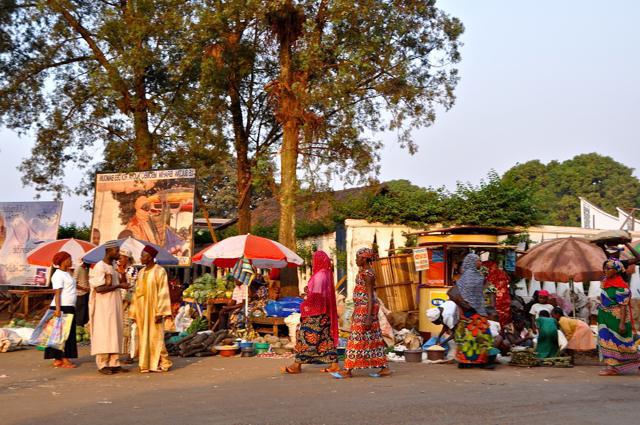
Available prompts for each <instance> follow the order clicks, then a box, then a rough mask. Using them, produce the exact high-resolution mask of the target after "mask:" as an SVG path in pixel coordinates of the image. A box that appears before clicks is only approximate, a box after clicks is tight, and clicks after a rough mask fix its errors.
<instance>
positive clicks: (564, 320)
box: [551, 307, 596, 351]
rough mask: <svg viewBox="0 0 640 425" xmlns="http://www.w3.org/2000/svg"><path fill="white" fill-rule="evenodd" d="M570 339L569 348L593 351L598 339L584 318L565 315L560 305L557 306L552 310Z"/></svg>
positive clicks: (563, 331)
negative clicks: (579, 318)
mask: <svg viewBox="0 0 640 425" xmlns="http://www.w3.org/2000/svg"><path fill="white" fill-rule="evenodd" d="M551 317H553V318H554V319H555V320H556V321H557V322H558V325H559V326H560V330H561V331H562V333H564V336H566V337H567V341H569V343H568V345H567V349H569V350H575V351H591V350H595V349H596V339H595V337H594V335H593V332H591V328H590V327H589V325H587V324H586V323H585V322H583V321H582V320H578V319H572V318H570V317H566V316H565V315H564V311H562V309H561V308H560V307H555V308H554V309H553V311H552V312H551Z"/></svg>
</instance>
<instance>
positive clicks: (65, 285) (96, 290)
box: [44, 241, 640, 379]
mask: <svg viewBox="0 0 640 425" xmlns="http://www.w3.org/2000/svg"><path fill="white" fill-rule="evenodd" d="M104 248H105V255H104V258H103V259H102V260H101V261H99V262H98V263H97V264H95V265H93V266H90V265H88V264H83V265H82V266H81V267H78V268H77V269H76V270H75V273H74V274H73V275H72V274H71V267H72V259H71V255H69V254H68V253H67V252H59V253H57V254H56V255H55V257H54V258H53V267H52V274H51V276H50V279H51V284H52V287H53V289H54V290H55V296H54V299H53V301H52V302H51V307H50V309H51V310H53V315H54V316H60V315H61V314H71V315H72V317H73V323H72V329H75V325H76V322H77V324H78V325H80V326H83V325H85V324H86V323H88V324H89V328H90V335H91V355H93V356H95V361H96V365H97V369H98V372H99V373H101V374H105V375H111V374H114V373H123V372H128V369H126V368H123V367H122V363H125V364H131V363H133V361H134V359H137V363H138V368H139V370H140V372H143V373H146V372H166V371H168V370H169V369H170V368H171V366H172V362H171V360H170V358H169V354H168V351H167V348H166V346H165V331H166V330H169V329H171V328H172V327H173V316H172V309H171V299H170V290H169V283H168V277H167V272H166V271H165V269H164V268H163V267H161V266H160V265H158V264H156V262H155V257H156V255H157V254H158V251H157V250H156V249H155V248H153V247H152V246H146V247H145V248H144V249H143V251H142V253H141V255H140V258H139V261H140V263H141V264H142V266H143V267H142V268H141V269H140V270H137V269H136V268H135V267H134V266H133V264H134V259H133V258H132V254H131V252H129V251H127V250H126V249H120V248H119V247H118V242H117V241H110V242H107V243H106V244H104ZM632 252H634V251H632ZM607 254H608V259H607V261H605V262H604V264H603V276H604V277H603V280H602V283H601V287H600V302H599V307H598V315H597V335H595V334H594V332H592V330H591V327H590V326H589V324H588V323H586V322H585V321H583V320H580V319H579V318H576V317H575V314H572V313H574V312H573V311H566V310H565V309H564V308H563V307H562V305H560V303H559V302H558V300H557V299H554V298H553V297H551V294H549V293H548V292H547V291H544V290H540V291H536V293H534V294H533V295H534V296H533V299H532V300H531V301H530V302H529V303H526V304H523V303H520V305H519V306H518V303H517V302H514V301H515V300H514V299H513V298H515V297H514V296H513V293H512V291H511V290H510V285H509V282H510V277H509V275H508V274H507V273H506V272H505V271H504V270H502V269H501V267H499V265H498V264H497V263H496V262H493V261H485V262H482V261H481V259H480V257H479V256H478V255H477V254H475V253H473V252H470V253H468V254H467V255H466V257H465V258H464V260H463V262H462V264H461V268H460V271H461V273H460V274H459V275H458V276H457V279H456V281H455V284H454V285H453V286H452V287H451V288H450V289H449V291H448V298H449V300H448V301H446V302H444V303H443V304H442V305H440V306H439V307H436V308H432V309H430V310H428V311H427V312H426V314H427V316H428V318H429V319H430V320H431V321H432V322H433V323H435V324H438V325H442V331H441V332H440V334H439V335H438V336H437V337H436V339H435V344H439V345H442V346H446V345H447V344H448V343H449V342H450V341H453V342H454V345H455V360H456V362H457V363H458V366H459V367H460V368H472V367H481V368H493V367H494V366H495V360H496V358H497V356H498V355H499V354H502V355H508V354H512V353H513V352H515V351H519V350H529V351H533V352H534V353H535V355H536V356H537V357H538V358H539V359H550V358H551V359H552V358H556V357H558V356H560V355H561V353H562V352H563V351H564V350H572V351H574V352H580V351H593V350H594V349H595V348H596V343H597V345H598V348H599V352H600V356H601V358H602V360H603V361H604V363H605V366H606V367H605V368H604V369H603V370H602V371H601V372H600V375H603V376H613V375H619V374H621V373H623V372H626V371H629V370H637V369H638V368H639V367H640V356H639V354H638V349H637V345H636V343H635V340H634V337H633V335H634V329H633V324H632V316H631V314H630V308H629V302H630V298H631V297H630V295H631V294H630V288H629V271H630V267H632V266H633V265H634V264H636V263H638V262H640V256H639V257H636V258H635V259H632V260H620V258H619V251H618V250H611V249H608V250H607ZM375 260H376V253H375V252H374V251H373V250H372V249H370V248H361V249H359V250H358V251H357V254H356V264H357V265H358V268H359V269H358V273H357V276H356V282H355V288H354V290H353V303H354V309H353V313H352V316H351V328H350V333H349V338H348V341H347V344H346V350H345V360H344V363H343V365H342V367H340V365H339V362H338V344H339V337H338V313H337V306H336V304H337V303H336V292H335V287H334V278H333V265H332V263H331V259H330V258H329V256H328V255H327V254H326V253H325V252H323V251H316V252H315V253H314V254H313V265H312V272H313V273H312V276H311V278H310V279H309V281H308V284H307V285H306V289H305V291H304V294H303V295H302V296H303V298H304V300H303V302H302V303H301V305H300V323H299V325H298V327H297V332H296V339H295V340H296V344H295V348H294V352H295V360H294V362H293V363H292V364H290V365H289V366H286V367H284V368H282V372H283V373H286V374H298V373H301V372H302V370H303V369H302V368H303V365H305V364H325V365H327V367H326V368H324V369H322V371H323V372H327V373H329V374H330V376H332V377H334V378H336V379H346V378H350V377H352V376H353V375H352V374H353V371H355V370H359V369H368V370H370V371H372V372H371V373H369V376H371V377H375V378H379V377H384V376H388V375H390V374H391V371H390V369H389V362H388V359H387V355H386V345H385V342H384V339H383V336H382V331H381V326H380V322H379V319H378V317H379V316H378V313H379V311H380V303H379V301H378V299H377V297H376V295H375V281H376V276H375V272H374V270H373V267H372V263H373V262H374V261H375ZM236 268H237V270H236V271H234V274H233V275H232V276H233V278H234V279H235V281H236V285H235V288H234V290H233V294H232V297H231V300H230V302H229V304H228V305H227V306H225V307H223V308H222V310H221V311H220V314H219V319H218V321H217V322H216V323H215V324H213V326H212V328H213V329H214V330H215V329H216V328H222V329H225V328H228V327H233V326H235V325H236V324H237V323H238V322H239V321H243V317H242V314H243V312H244V309H242V308H241V307H242V306H243V304H244V302H245V300H246V297H247V296H248V294H247V291H245V289H244V287H245V284H246V286H247V287H249V288H253V289H252V290H251V300H252V301H251V302H252V308H264V306H265V304H266V302H267V299H268V298H269V290H270V288H267V287H266V286H265V285H264V284H263V280H262V278H261V276H260V275H259V274H257V275H256V274H255V270H253V268H252V266H251V264H249V262H248V261H243V262H241V263H238V265H237V266H236ZM256 276H257V277H256ZM254 279H255V280H254ZM572 316H573V317H572ZM44 356H45V359H53V365H54V366H55V367H60V368H75V367H76V365H75V364H74V363H73V362H72V361H71V360H70V359H74V358H77V356H78V350H77V342H76V336H75V332H71V333H70V335H69V338H68V339H67V340H66V343H65V345H64V348H63V349H62V350H57V349H53V348H47V349H46V350H45V353H44Z"/></svg>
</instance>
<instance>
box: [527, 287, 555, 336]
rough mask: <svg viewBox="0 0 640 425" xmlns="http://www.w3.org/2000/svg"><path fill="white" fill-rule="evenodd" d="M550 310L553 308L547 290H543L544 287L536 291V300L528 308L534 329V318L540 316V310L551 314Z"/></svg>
mask: <svg viewBox="0 0 640 425" xmlns="http://www.w3.org/2000/svg"><path fill="white" fill-rule="evenodd" d="M551 310H553V305H552V304H550V303H549V291H545V290H544V289H543V290H541V291H538V302H537V303H535V304H533V305H532V306H531V309H530V310H529V314H530V315H531V316H533V319H532V326H533V327H534V329H535V324H536V319H537V318H538V317H539V316H540V312H541V311H546V312H547V313H549V314H551Z"/></svg>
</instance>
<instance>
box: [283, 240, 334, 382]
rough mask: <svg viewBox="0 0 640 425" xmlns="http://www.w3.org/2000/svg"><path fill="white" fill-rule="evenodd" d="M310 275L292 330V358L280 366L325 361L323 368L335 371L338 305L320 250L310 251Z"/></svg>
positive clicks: (294, 369)
mask: <svg viewBox="0 0 640 425" xmlns="http://www.w3.org/2000/svg"><path fill="white" fill-rule="evenodd" d="M312 267H313V268H312V271H313V275H312V276H311V279H309V283H308V284H307V296H306V298H305V300H304V301H303V302H302V304H301V305H300V316H301V317H300V325H299V326H298V331H297V333H296V346H295V353H296V359H295V362H294V363H293V364H292V365H290V366H287V367H285V368H284V369H283V371H284V372H286V373H300V372H302V365H303V364H329V365H331V366H330V367H328V368H325V369H322V371H323V372H337V371H339V370H340V366H338V352H337V350H336V346H337V345H338V309H337V307H336V291H335V286H334V283H333V271H332V269H333V267H332V265H331V259H330V258H329V256H328V255H327V254H326V253H325V252H323V251H316V252H315V253H314V254H313V266H312Z"/></svg>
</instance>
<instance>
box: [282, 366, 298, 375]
mask: <svg viewBox="0 0 640 425" xmlns="http://www.w3.org/2000/svg"><path fill="white" fill-rule="evenodd" d="M280 371H281V372H282V373H284V374H289V375H298V374H299V373H302V370H299V371H296V370H295V369H291V367H290V366H285V367H283V368H281V369H280Z"/></svg>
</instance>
